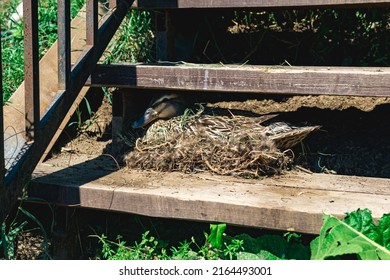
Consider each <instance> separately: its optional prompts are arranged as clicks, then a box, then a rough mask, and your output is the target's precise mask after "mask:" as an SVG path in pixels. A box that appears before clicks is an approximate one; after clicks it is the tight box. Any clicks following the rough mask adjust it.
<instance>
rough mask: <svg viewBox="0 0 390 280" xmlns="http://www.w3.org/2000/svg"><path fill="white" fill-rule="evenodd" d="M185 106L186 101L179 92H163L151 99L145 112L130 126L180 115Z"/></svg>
mask: <svg viewBox="0 0 390 280" xmlns="http://www.w3.org/2000/svg"><path fill="white" fill-rule="evenodd" d="M186 108H187V104H186V101H185V99H184V98H183V97H182V96H180V95H179V94H176V93H171V94H164V95H161V96H158V97H156V98H154V99H152V101H151V102H150V103H149V106H148V108H147V109H146V110H145V112H144V113H143V114H142V115H141V117H140V118H138V119H137V120H135V121H134V122H133V123H132V125H131V126H132V128H142V127H146V126H147V125H149V124H151V123H152V122H154V121H155V120H158V119H170V118H172V117H176V116H179V115H182V114H183V113H184V110H185V109H186Z"/></svg>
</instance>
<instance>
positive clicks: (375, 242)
mask: <svg viewBox="0 0 390 280" xmlns="http://www.w3.org/2000/svg"><path fill="white" fill-rule="evenodd" d="M225 230H226V225H225V224H211V225H210V233H206V232H204V239H203V243H202V244H199V241H196V239H195V238H194V237H192V238H191V240H190V241H187V240H184V241H182V242H179V245H178V246H167V244H169V242H165V241H163V240H161V239H157V238H155V237H153V236H150V235H149V231H146V232H144V233H143V234H142V237H141V240H140V241H138V242H135V243H134V245H126V242H125V241H124V240H123V238H122V236H120V235H119V236H118V237H117V240H116V241H110V240H108V238H107V236H106V235H104V234H102V235H100V236H99V235H94V236H92V237H94V238H98V240H99V243H100V244H101V251H100V254H99V255H98V258H103V259H110V260H202V259H206V260H290V259H296V260H297V259H298V260H309V259H312V260H324V259H361V260H379V259H382V260H389V259H390V235H389V232H390V214H385V215H383V216H382V217H381V218H380V219H379V221H378V222H377V223H375V222H374V221H373V219H372V216H371V212H370V211H369V210H368V209H364V210H360V209H358V210H356V211H354V212H351V213H346V217H345V218H344V219H343V220H340V219H338V218H336V217H333V216H331V215H327V214H324V223H323V226H322V229H321V231H320V234H319V235H318V236H317V237H315V238H312V239H311V240H310V244H305V243H304V242H302V240H301V235H299V234H297V233H295V232H286V233H285V234H283V235H278V234H264V235H260V236H255V237H252V236H250V235H249V234H247V233H241V234H239V235H236V236H228V235H226V234H225ZM197 240H199V238H198V239H197Z"/></svg>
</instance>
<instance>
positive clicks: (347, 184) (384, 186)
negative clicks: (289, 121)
mask: <svg viewBox="0 0 390 280" xmlns="http://www.w3.org/2000/svg"><path fill="white" fill-rule="evenodd" d="M389 186H390V180H389V179H380V178H367V177H355V176H341V175H327V174H308V173H304V172H295V171H291V172H287V174H285V175H281V176H275V177H270V178H265V179H262V180H244V179H239V178H234V177H227V176H217V175H212V174H208V173H199V174H183V173H178V172H172V173H158V172H151V171H137V170H128V169H125V168H124V169H120V170H117V167H116V166H115V164H114V162H113V160H112V159H111V158H109V157H107V156H98V157H91V158H85V157H80V158H78V159H73V162H72V165H70V166H68V167H67V166H66V164H65V165H64V164H63V163H60V162H59V161H58V160H50V161H48V162H45V163H43V164H40V165H39V166H38V167H37V168H36V170H35V172H34V174H33V180H32V184H31V186H30V187H29V195H30V196H33V197H40V198H43V199H46V200H47V201H49V202H53V203H57V204H66V205H69V204H73V205H79V206H81V207H88V208H97V209H103V210H112V211H121V212H129V213H136V214H141V215H147V216H154V217H165V218H178V219H187V220H199V221H208V222H225V223H229V224H235V225H242V226H250V227H261V228H269V229H278V230H287V229H291V230H292V229H293V230H295V231H298V232H306V233H318V232H319V230H320V227H321V225H322V215H323V213H324V212H325V213H328V214H333V215H336V216H338V217H342V216H344V214H345V213H346V212H351V211H354V210H356V209H358V208H361V209H363V208H368V209H370V210H371V211H372V214H373V217H374V218H376V219H378V218H380V217H381V216H382V215H383V214H385V213H389V212H390V188H389Z"/></svg>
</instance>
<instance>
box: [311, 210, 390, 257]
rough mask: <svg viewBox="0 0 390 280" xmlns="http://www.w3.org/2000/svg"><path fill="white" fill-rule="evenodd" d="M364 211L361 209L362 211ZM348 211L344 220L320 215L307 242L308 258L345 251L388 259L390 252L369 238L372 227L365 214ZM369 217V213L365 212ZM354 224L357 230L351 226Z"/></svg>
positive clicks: (338, 254) (362, 255) (371, 233)
mask: <svg viewBox="0 0 390 280" xmlns="http://www.w3.org/2000/svg"><path fill="white" fill-rule="evenodd" d="M364 212H365V211H364ZM364 212H359V210H358V211H357V213H350V214H348V217H347V219H346V221H347V222H348V223H350V224H351V225H353V227H352V226H351V225H350V224H348V223H347V222H345V221H341V220H339V219H337V218H336V217H333V216H330V215H326V214H324V224H323V226H322V228H321V231H320V235H319V236H318V237H317V238H316V239H314V240H313V241H312V242H311V244H310V248H311V253H312V255H311V259H317V260H324V259H326V258H329V257H334V256H340V255H345V254H357V255H358V256H359V257H360V258H361V259H365V260H378V259H387V260H390V251H389V250H387V249H386V248H385V247H383V246H381V245H380V244H378V243H377V242H375V241H374V240H372V239H371V238H369V237H368V236H366V235H365V234H364V233H366V234H368V235H369V236H370V237H373V238H376V234H375V228H373V227H372V224H373V223H372V222H369V220H368V216H367V215H366V214H367V213H364ZM369 216H370V217H371V214H370V215H369ZM354 227H356V228H357V229H358V230H357V229H355V228H354Z"/></svg>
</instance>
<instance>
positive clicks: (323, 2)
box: [133, 0, 390, 9]
mask: <svg viewBox="0 0 390 280" xmlns="http://www.w3.org/2000/svg"><path fill="white" fill-rule="evenodd" d="M389 3H390V2H389V1H381V0H338V1H334V0H314V1H313V0H312V1H308V0H291V1H289V0H278V1H274V0H243V1H237V0H213V1H210V0H137V1H135V3H134V4H133V7H138V8H155V9H157V8H160V9H174V8H243V7H247V8H254V7H259V8H273V7H318V6H320V7H325V6H373V5H388V4H389Z"/></svg>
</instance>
